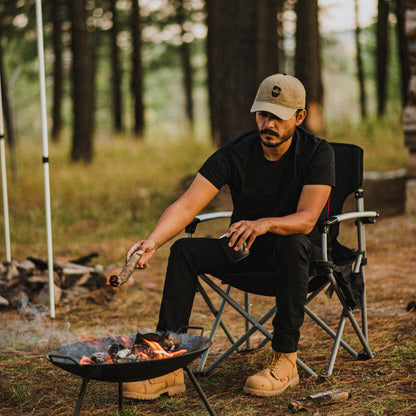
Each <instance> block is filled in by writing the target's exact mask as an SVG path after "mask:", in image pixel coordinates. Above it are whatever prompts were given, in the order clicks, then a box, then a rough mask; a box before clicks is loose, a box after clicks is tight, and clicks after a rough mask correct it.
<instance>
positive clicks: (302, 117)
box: [296, 109, 307, 126]
mask: <svg viewBox="0 0 416 416" xmlns="http://www.w3.org/2000/svg"><path fill="white" fill-rule="evenodd" d="M306 114H307V111H306V110H305V109H303V110H300V111H298V112H297V114H296V125H297V126H300V125H301V124H302V123H303V120H305V118H306Z"/></svg>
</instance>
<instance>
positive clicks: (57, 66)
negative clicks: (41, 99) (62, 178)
mask: <svg viewBox="0 0 416 416" xmlns="http://www.w3.org/2000/svg"><path fill="white" fill-rule="evenodd" d="M52 24H53V26H52V27H53V31H52V41H53V55H54V58H55V60H54V67H53V106H52V123H53V124H52V140H54V141H58V140H59V136H60V133H61V130H62V88H63V68H62V1H61V0H52Z"/></svg>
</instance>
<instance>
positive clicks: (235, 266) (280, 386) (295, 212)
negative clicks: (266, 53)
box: [124, 74, 335, 399]
mask: <svg viewBox="0 0 416 416" xmlns="http://www.w3.org/2000/svg"><path fill="white" fill-rule="evenodd" d="M305 95H306V94H305V89H304V87H303V85H302V83H301V82H300V81H299V80H298V79H296V78H294V77H292V76H289V75H286V74H275V75H272V76H270V77H268V78H266V79H265V80H264V81H263V82H262V83H261V85H260V87H259V89H258V92H257V95H256V98H255V100H254V103H253V106H252V108H251V112H255V113H256V124H257V128H258V131H252V132H249V133H247V134H244V135H242V136H241V137H239V138H237V139H233V140H231V141H230V142H229V143H228V144H226V145H224V146H222V147H221V148H220V149H218V150H217V151H216V152H215V153H214V154H213V155H211V157H210V158H208V160H207V161H206V162H205V163H204V164H203V166H202V167H201V168H200V170H199V172H198V174H197V176H196V177H195V179H194V181H193V183H192V184H191V185H190V187H189V188H188V190H187V191H186V192H185V193H184V194H183V195H182V196H181V197H180V198H179V199H178V200H177V201H176V202H174V203H173V204H172V205H171V206H169V207H168V208H167V210H166V211H165V212H164V213H163V214H162V216H161V218H160V219H159V221H158V223H157V225H156V227H155V228H154V230H153V231H152V232H151V233H150V235H149V236H148V237H147V238H146V239H145V240H141V241H138V242H137V243H135V244H133V246H132V247H131V248H130V250H129V251H128V253H127V258H129V257H130V256H131V255H132V254H133V253H134V252H135V251H138V252H139V253H140V254H142V257H141V259H140V261H139V263H138V265H137V267H138V268H139V269H143V268H145V267H146V266H147V263H148V261H149V260H150V259H151V257H152V256H153V255H154V253H155V251H156V250H157V249H158V248H159V247H160V246H162V245H163V244H164V243H166V242H167V241H169V240H170V239H171V238H173V237H174V236H176V235H177V234H178V233H179V232H180V231H182V230H183V229H184V228H185V227H186V225H187V224H188V223H189V222H190V221H191V220H192V219H193V218H194V217H195V216H196V215H197V214H198V213H199V212H200V211H201V210H202V209H203V208H204V207H205V206H206V205H207V204H208V203H209V202H210V201H211V200H212V199H213V198H214V197H215V195H216V194H217V193H218V191H219V189H221V187H222V186H223V185H225V184H227V185H228V186H229V187H230V190H231V197H232V201H233V214H232V218H231V225H230V227H229V228H228V230H227V234H226V235H227V237H229V247H230V248H232V249H234V250H236V251H238V250H239V249H240V248H242V247H243V249H244V250H247V251H249V252H250V254H249V255H248V256H247V257H245V258H244V259H243V260H241V261H239V262H233V261H231V260H230V259H229V257H228V256H227V253H226V250H224V246H223V244H222V243H223V242H222V241H221V240H220V239H216V238H192V239H185V238H184V239H180V240H178V241H176V242H175V244H173V245H172V248H171V254H170V257H169V261H168V267H167V272H166V279H165V287H164V291H163V298H162V304H161V308H160V315H159V322H158V325H157V330H160V331H165V330H171V331H178V330H179V329H180V328H181V327H182V326H183V325H188V323H189V318H190V315H191V309H192V304H193V300H194V295H195V291H196V284H197V275H198V274H199V273H210V274H213V275H214V276H215V275H217V276H218V275H221V273H224V272H226V273H230V272H236V273H238V272H240V273H241V272H245V273H247V272H250V271H256V272H260V271H265V272H271V273H272V275H273V281H272V283H271V285H270V286H271V287H270V288H269V289H270V290H271V291H272V292H273V294H275V296H276V304H277V307H278V313H277V314H276V316H275V318H274V320H273V327H274V333H273V340H272V361H271V363H270V364H269V365H268V366H266V368H264V369H263V370H262V371H260V372H259V373H257V374H255V375H253V376H251V377H249V378H248V379H247V381H246V383H245V386H244V392H246V393H248V394H254V395H258V396H272V395H276V394H280V393H281V392H283V391H284V390H286V389H287V388H288V387H293V386H295V385H296V384H298V382H299V377H298V372H297V367H296V358H297V349H298V341H299V336H300V332H299V331H300V327H301V325H302V323H303V319H304V309H303V307H304V303H305V299H306V296H307V292H308V278H309V273H310V272H309V271H310V264H311V262H312V261H313V260H314V259H317V258H319V256H320V248H319V233H318V232H317V229H316V228H317V227H316V223H317V220H318V219H319V217H320V215H322V213H323V209H324V207H325V204H326V202H327V200H328V197H329V195H330V191H331V187H332V186H334V185H335V167H334V154H333V151H332V147H331V146H330V145H329V144H328V143H327V142H326V141H324V140H321V139H319V138H317V137H315V136H313V135H312V134H310V133H308V132H306V131H305V130H303V129H301V128H300V127H299V126H300V125H301V124H302V122H303V121H304V119H305V117H306V110H305ZM223 280H224V279H223ZM184 389H185V385H184V382H183V374H182V370H178V371H176V372H174V373H171V374H168V375H167V376H164V377H159V378H157V379H153V380H146V381H142V382H133V383H125V385H124V396H125V397H130V398H136V399H153V398H156V397H159V395H160V394H162V393H168V394H169V395H170V394H175V393H176V392H179V391H184Z"/></svg>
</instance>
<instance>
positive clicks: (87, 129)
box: [68, 0, 94, 162]
mask: <svg viewBox="0 0 416 416" xmlns="http://www.w3.org/2000/svg"><path fill="white" fill-rule="evenodd" d="M85 3H86V0H72V1H71V2H69V3H68V4H70V10H71V20H72V83H73V90H72V101H73V115H74V127H73V137H72V150H71V159H72V160H73V161H83V162H90V161H91V160H92V158H93V114H94V72H93V67H94V63H93V62H92V61H93V60H92V51H91V47H90V39H89V36H88V30H87V13H86V9H85Z"/></svg>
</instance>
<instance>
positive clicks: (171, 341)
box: [134, 332, 182, 351]
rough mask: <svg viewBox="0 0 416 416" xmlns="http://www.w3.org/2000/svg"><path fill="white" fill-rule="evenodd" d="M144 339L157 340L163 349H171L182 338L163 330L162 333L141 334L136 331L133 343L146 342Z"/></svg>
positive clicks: (140, 343)
mask: <svg viewBox="0 0 416 416" xmlns="http://www.w3.org/2000/svg"><path fill="white" fill-rule="evenodd" d="M146 341H151V342H157V343H158V344H159V345H160V346H161V347H162V348H163V349H164V350H165V351H172V350H174V349H175V348H176V346H178V345H179V344H180V343H181V342H182V339H181V338H174V336H173V335H172V333H170V332H164V333H163V334H157V333H153V332H151V333H147V334H141V333H139V332H138V333H137V335H136V339H135V340H134V345H142V344H146Z"/></svg>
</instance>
